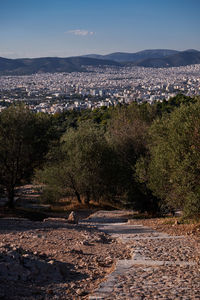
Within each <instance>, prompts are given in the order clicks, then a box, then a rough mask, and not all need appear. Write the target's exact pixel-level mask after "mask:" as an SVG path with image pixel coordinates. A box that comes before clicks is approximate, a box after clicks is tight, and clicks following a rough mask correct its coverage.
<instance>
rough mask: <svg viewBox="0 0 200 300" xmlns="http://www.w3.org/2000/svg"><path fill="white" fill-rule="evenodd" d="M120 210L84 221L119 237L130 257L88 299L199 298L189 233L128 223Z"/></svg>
mask: <svg viewBox="0 0 200 300" xmlns="http://www.w3.org/2000/svg"><path fill="white" fill-rule="evenodd" d="M123 215H124V212H123V211H112V212H107V211H99V212H97V213H95V214H93V215H92V216H90V218H89V219H87V220H86V221H84V222H86V223H89V224H90V225H91V226H96V227H97V228H98V229H99V230H101V231H103V232H106V233H108V234H110V235H111V236H112V237H115V238H119V239H121V240H122V241H123V242H124V243H126V244H127V246H128V247H129V248H130V250H131V253H132V258H131V259H130V260H121V261H118V262H117V264H116V269H115V271H114V272H113V273H111V274H110V275H109V276H108V277H107V278H106V281H105V282H103V283H101V285H100V286H99V288H98V289H97V290H96V291H95V293H94V294H93V295H91V296H90V297H89V299H90V300H97V299H110V300H111V299H112V300H113V299H134V300H135V299H136V300H137V299H138V300H139V299H173V300H174V299H176V300H178V299H184V300H186V299H187V300H188V299H200V266H199V265H198V264H197V263H196V261H195V251H196V248H195V243H194V242H193V240H192V239H191V238H189V237H185V236H170V235H168V234H165V233H159V232H156V231H154V230H152V229H151V228H148V227H145V226H142V225H129V224H128V223H127V219H126V218H124V217H123Z"/></svg>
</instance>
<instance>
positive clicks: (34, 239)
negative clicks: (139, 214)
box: [0, 211, 200, 300]
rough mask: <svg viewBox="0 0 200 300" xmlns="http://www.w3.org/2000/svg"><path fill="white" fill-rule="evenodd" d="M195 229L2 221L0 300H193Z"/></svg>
mask: <svg viewBox="0 0 200 300" xmlns="http://www.w3.org/2000/svg"><path fill="white" fill-rule="evenodd" d="M90 213H91V212H88V211H87V212H81V213H80V216H81V218H84V217H88V216H89V215H90ZM128 219H129V221H128ZM127 221H128V222H127ZM170 222H171V220H170ZM198 226H199V225H183V226H182V225H179V224H177V222H175V221H172V224H171V223H170V224H168V222H166V220H160V219H150V220H147V219H144V220H135V219H134V220H133V219H132V220H131V212H125V213H124V212H123V211H121V212H120V211H111V212H107V211H106V212H105V211H102V212H96V213H94V214H93V215H91V216H90V217H89V218H88V219H86V220H80V222H79V224H78V225H76V224H68V223H67V221H66V219H65V218H55V217H54V218H46V219H44V220H43V221H38V220H37V221H31V220H28V219H25V218H19V217H14V216H11V215H8V216H7V217H5V216H4V215H3V214H2V215H1V216H0V299H3V300H4V299H5V300H21V299H22V300H26V299H27V300H35V299H36V300H37V299H38V300H48V299H61V300H62V299H95V300H96V299H98V298H96V295H98V293H99V292H100V293H101V295H102V293H103V295H104V293H105V296H103V297H102V298H101V299H110V300H113V299H121V300H122V299H128V300H129V299H134V300H135V299H166V300H167V299H171V300H174V299H176V300H178V299H179V300H181V299H185V300H188V299H200V281H199V278H200V242H199V230H198V228H199V227H198ZM166 233H168V234H166ZM183 235H184V236H183ZM109 274H110V275H109ZM109 278H110V279H109Z"/></svg>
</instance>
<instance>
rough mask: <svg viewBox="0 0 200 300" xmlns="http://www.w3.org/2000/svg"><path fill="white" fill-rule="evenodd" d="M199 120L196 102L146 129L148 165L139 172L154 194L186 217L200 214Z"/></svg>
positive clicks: (199, 108)
mask: <svg viewBox="0 0 200 300" xmlns="http://www.w3.org/2000/svg"><path fill="white" fill-rule="evenodd" d="M199 120H200V106H199V102H197V103H195V104H190V105H187V106H185V105H182V106H181V107H180V108H177V109H175V110H174V111H173V112H172V113H171V114H170V115H168V116H165V117H163V118H162V119H161V120H157V121H155V122H154V124H153V125H152V127H151V129H150V136H151V142H150V146H149V150H150V157H149V158H150V162H149V165H148V167H147V168H146V170H145V168H143V171H144V172H143V178H146V182H147V185H148V187H149V188H150V189H151V190H152V191H153V192H154V194H155V195H156V196H158V197H160V198H161V199H162V200H163V202H164V203H165V204H167V205H168V207H171V208H172V209H177V208H179V209H183V210H184V213H185V215H188V216H194V215H198V214H199V213H200V200H199V199H200V121H199ZM140 175H141V173H140ZM141 177H142V176H141Z"/></svg>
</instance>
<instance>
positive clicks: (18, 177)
mask: <svg viewBox="0 0 200 300" xmlns="http://www.w3.org/2000/svg"><path fill="white" fill-rule="evenodd" d="M48 128H49V120H48V119H47V118H46V117H43V116H42V115H41V116H37V117H36V115H35V114H33V113H31V112H30V111H29V109H28V108H26V107H25V106H23V105H19V106H16V107H15V106H11V107H10V108H8V109H6V110H4V111H3V112H2V113H1V114H0V182H1V186H2V187H3V188H5V189H6V192H7V196H8V200H9V201H8V203H9V206H13V205H14V189H15V186H16V185H18V184H20V183H22V181H23V180H24V182H26V181H27V180H29V179H30V176H31V175H32V172H33V169H34V167H36V166H37V165H38V164H39V163H41V161H42V158H43V155H44V154H45V153H46V151H47V149H48V140H47V136H48V133H47V132H48Z"/></svg>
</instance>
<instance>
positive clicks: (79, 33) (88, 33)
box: [67, 29, 95, 36]
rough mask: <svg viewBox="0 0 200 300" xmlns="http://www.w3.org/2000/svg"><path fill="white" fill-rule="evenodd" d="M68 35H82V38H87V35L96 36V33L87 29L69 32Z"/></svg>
mask: <svg viewBox="0 0 200 300" xmlns="http://www.w3.org/2000/svg"><path fill="white" fill-rule="evenodd" d="M67 33H71V34H74V35H80V36H87V35H94V34H95V33H94V32H93V31H88V30H85V29H74V30H68V31H67Z"/></svg>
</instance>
